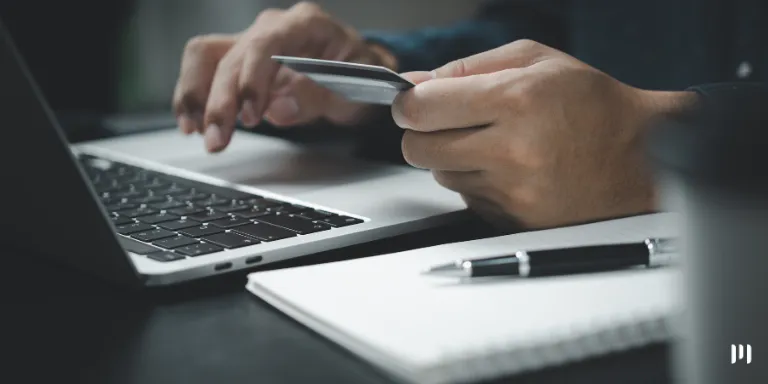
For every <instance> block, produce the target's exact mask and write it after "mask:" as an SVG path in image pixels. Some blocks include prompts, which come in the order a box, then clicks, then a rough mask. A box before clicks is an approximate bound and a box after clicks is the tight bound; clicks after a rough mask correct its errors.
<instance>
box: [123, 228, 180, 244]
mask: <svg viewBox="0 0 768 384" xmlns="http://www.w3.org/2000/svg"><path fill="white" fill-rule="evenodd" d="M171 236H176V234H175V233H173V232H171V231H166V230H165V229H160V228H153V229H151V230H149V231H142V232H137V233H133V234H131V237H133V238H134V239H136V240H141V241H143V242H145V243H151V242H153V241H155V240H160V239H164V238H166V237H171Z"/></svg>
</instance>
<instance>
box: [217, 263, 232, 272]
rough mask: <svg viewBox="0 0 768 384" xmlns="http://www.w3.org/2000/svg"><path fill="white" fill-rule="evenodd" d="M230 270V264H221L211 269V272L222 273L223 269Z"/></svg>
mask: <svg viewBox="0 0 768 384" xmlns="http://www.w3.org/2000/svg"><path fill="white" fill-rule="evenodd" d="M230 268H232V263H221V264H216V265H215V266H214V267H213V270H214V271H223V270H225V269H230Z"/></svg>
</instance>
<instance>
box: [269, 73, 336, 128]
mask: <svg viewBox="0 0 768 384" xmlns="http://www.w3.org/2000/svg"><path fill="white" fill-rule="evenodd" d="M334 104H336V105H339V104H341V102H340V100H339V98H338V97H337V96H336V95H335V94H333V92H331V91H329V90H328V89H326V88H323V87H321V86H319V85H317V84H316V83H315V82H313V81H312V80H310V79H309V78H307V77H306V76H303V75H300V74H297V73H294V74H293V75H292V77H291V80H290V82H289V83H288V84H287V85H286V86H285V87H282V88H281V89H280V90H279V91H278V92H277V93H276V94H275V96H274V98H273V99H272V101H271V103H270V105H269V108H268V109H267V112H266V114H265V116H267V118H268V119H269V121H271V122H272V123H273V124H275V125H276V126H291V125H297V124H303V123H308V122H312V121H314V120H317V119H318V118H320V117H323V116H324V115H325V113H326V112H327V111H328V110H329V109H332V108H333V105H334Z"/></svg>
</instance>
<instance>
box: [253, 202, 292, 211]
mask: <svg viewBox="0 0 768 384" xmlns="http://www.w3.org/2000/svg"><path fill="white" fill-rule="evenodd" d="M250 204H252V206H253V208H255V209H261V210H265V209H267V208H270V207H276V206H278V205H283V204H285V203H283V202H282V201H277V200H272V199H259V200H256V201H255V202H253V203H250Z"/></svg>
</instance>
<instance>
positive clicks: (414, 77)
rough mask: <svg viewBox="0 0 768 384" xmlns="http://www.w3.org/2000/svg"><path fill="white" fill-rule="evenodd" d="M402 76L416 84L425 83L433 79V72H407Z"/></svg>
mask: <svg viewBox="0 0 768 384" xmlns="http://www.w3.org/2000/svg"><path fill="white" fill-rule="evenodd" d="M400 76H402V77H404V78H405V79H406V80H408V81H410V82H411V83H414V84H419V83H423V82H425V81H427V80H431V79H432V78H433V77H432V73H431V72H423V71H415V72H405V73H401V74H400Z"/></svg>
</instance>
